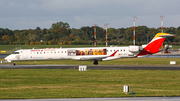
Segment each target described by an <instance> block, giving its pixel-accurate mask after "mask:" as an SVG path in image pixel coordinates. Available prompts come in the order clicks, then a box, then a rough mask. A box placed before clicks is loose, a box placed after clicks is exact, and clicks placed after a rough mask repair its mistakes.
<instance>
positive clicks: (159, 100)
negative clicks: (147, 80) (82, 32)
mask: <svg viewBox="0 0 180 101" xmlns="http://www.w3.org/2000/svg"><path fill="white" fill-rule="evenodd" d="M0 101H180V97H128V98H127V97H121V98H62V99H5V100H0Z"/></svg>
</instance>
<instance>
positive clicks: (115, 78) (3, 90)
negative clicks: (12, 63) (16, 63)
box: [0, 69, 180, 99]
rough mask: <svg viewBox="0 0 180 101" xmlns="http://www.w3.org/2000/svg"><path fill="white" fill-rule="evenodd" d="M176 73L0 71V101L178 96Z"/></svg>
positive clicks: (177, 76) (140, 71) (179, 90)
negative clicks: (10, 100)
mask: <svg viewBox="0 0 180 101" xmlns="http://www.w3.org/2000/svg"><path fill="white" fill-rule="evenodd" d="M179 84H180V71H163V70H89V69H88V71H86V72H79V71H78V70H77V69H75V70H73V69H69V70H64V69H0V99H24V98H84V97H88V98H91V97H131V94H130V93H128V94H127V95H126V94H125V93H124V92H123V85H129V86H130V91H131V90H133V92H134V96H135V97H140V96H143V97H144V96H148V97H150V96H180V86H179Z"/></svg>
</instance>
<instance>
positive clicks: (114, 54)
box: [109, 51, 117, 57]
mask: <svg viewBox="0 0 180 101" xmlns="http://www.w3.org/2000/svg"><path fill="white" fill-rule="evenodd" d="M116 53H117V51H115V52H114V53H112V54H111V55H110V56H109V57H112V56H114V55H115V54H116Z"/></svg>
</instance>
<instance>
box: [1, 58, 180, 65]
mask: <svg viewBox="0 0 180 101" xmlns="http://www.w3.org/2000/svg"><path fill="white" fill-rule="evenodd" d="M1 60H4V59H3V58H0V61H1ZM170 61H176V64H177V65H180V58H121V59H117V60H111V61H99V65H137V64H139V65H170ZM16 64H17V65H18V64H28V65H30V64H31V65H40V64H45V65H52V64H65V65H66V64H68V65H93V61H76V60H53V61H36V62H35V61H17V62H16ZM0 65H1V64H0Z"/></svg>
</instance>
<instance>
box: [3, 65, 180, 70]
mask: <svg viewBox="0 0 180 101" xmlns="http://www.w3.org/2000/svg"><path fill="white" fill-rule="evenodd" d="M0 68H1V69H78V68H79V65H15V66H13V65H10V64H0ZM87 69H101V70H102V69H106V70H113V69H116V70H117V69H122V70H180V65H87Z"/></svg>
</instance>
